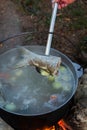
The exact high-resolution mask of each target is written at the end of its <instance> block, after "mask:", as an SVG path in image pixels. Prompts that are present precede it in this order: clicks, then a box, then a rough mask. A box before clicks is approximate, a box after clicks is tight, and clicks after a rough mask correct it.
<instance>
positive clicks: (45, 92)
mask: <svg viewBox="0 0 87 130" xmlns="http://www.w3.org/2000/svg"><path fill="white" fill-rule="evenodd" d="M14 60H15V57H12V58H9V59H7V61H4V60H2V62H1V61H0V62H1V64H0V73H3V74H5V75H6V74H7V77H5V76H1V77H0V106H1V107H2V108H4V109H6V110H7V111H12V112H15V113H19V114H30V115H31V114H41V113H47V112H50V111H53V110H55V109H57V108H58V107H60V106H61V105H62V104H63V103H65V102H66V101H67V100H68V99H69V98H70V96H71V94H72V91H73V85H74V84H75V82H74V77H73V74H72V72H71V70H70V69H69V68H68V66H67V65H65V64H62V65H61V66H60V69H59V73H58V76H56V77H55V79H54V78H53V77H47V76H43V75H41V74H40V73H38V72H37V71H36V68H35V67H32V66H26V67H22V68H19V69H16V70H10V69H9V68H8V66H11V65H12V64H13V63H14Z"/></svg>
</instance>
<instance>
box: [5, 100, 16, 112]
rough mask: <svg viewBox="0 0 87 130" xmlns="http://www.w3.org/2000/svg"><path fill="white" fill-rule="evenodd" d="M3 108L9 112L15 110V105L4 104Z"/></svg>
mask: <svg viewBox="0 0 87 130" xmlns="http://www.w3.org/2000/svg"><path fill="white" fill-rule="evenodd" d="M5 108H6V109H7V110H9V111H14V110H16V105H15V104H14V103H13V102H12V103H9V104H6V106H5Z"/></svg>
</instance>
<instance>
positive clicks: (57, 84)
mask: <svg viewBox="0 0 87 130" xmlns="http://www.w3.org/2000/svg"><path fill="white" fill-rule="evenodd" d="M53 87H54V88H55V89H59V88H61V87H62V85H61V83H59V82H53Z"/></svg>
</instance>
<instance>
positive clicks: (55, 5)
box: [45, 3, 58, 55]
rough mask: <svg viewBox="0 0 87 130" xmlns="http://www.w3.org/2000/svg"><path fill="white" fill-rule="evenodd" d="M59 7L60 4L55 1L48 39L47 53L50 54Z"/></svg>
mask: <svg viewBox="0 0 87 130" xmlns="http://www.w3.org/2000/svg"><path fill="white" fill-rule="evenodd" d="M57 8H58V4H57V3H55V4H54V8H53V12H52V17H51V23H50V29H49V34H48V39H47V45H46V50H45V55H49V54H50V48H51V43H52V37H53V32H54V25H55V20H56V15H57Z"/></svg>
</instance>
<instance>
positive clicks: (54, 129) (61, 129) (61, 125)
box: [36, 119, 72, 130]
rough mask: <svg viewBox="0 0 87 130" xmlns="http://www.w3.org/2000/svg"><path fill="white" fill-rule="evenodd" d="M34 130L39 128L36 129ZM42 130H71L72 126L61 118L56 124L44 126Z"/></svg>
mask: <svg viewBox="0 0 87 130" xmlns="http://www.w3.org/2000/svg"><path fill="white" fill-rule="evenodd" d="M36 130H40V129H36ZM42 130H72V128H71V126H69V125H68V124H67V123H66V122H65V121H64V120H63V119H61V120H60V121H59V122H58V123H57V124H56V126H55V125H53V126H51V127H44V128H43V129H42Z"/></svg>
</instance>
